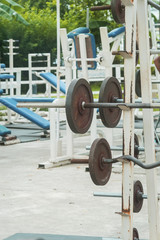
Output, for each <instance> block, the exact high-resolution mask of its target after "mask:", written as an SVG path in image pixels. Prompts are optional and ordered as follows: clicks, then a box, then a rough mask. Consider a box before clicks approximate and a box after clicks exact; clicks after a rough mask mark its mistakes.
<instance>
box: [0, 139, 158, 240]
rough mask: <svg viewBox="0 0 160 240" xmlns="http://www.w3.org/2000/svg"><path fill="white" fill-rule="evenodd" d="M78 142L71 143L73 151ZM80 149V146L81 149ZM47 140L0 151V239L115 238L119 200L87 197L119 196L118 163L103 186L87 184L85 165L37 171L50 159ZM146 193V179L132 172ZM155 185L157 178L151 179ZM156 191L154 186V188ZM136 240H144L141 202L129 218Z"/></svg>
mask: <svg viewBox="0 0 160 240" xmlns="http://www.w3.org/2000/svg"><path fill="white" fill-rule="evenodd" d="M80 142H81V143H83V144H84V145H85V144H86V143H87V140H86V142H85V141H84V139H83V141H81V140H80V138H79V139H78V138H77V140H76V144H77V148H79V147H80ZM83 144H82V145H83ZM49 147H50V144H49V140H45V141H36V142H30V143H21V144H16V145H10V146H0V152H1V158H0V166H1V168H0V176H1V177H0V239H5V238H7V237H9V236H11V235H13V234H15V233H45V234H63V235H80V236H100V237H108V238H109V237H113V238H120V237H121V216H120V215H119V214H116V212H120V211H121V199H118V198H117V199H116V198H103V197H94V196H93V192H109V193H120V192H121V178H122V174H121V164H115V165H114V166H113V170H112V175H111V178H110V181H109V182H108V184H107V185H105V186H103V187H102V186H96V185H94V184H93V182H92V180H91V178H90V175H89V173H88V172H85V168H86V167H87V164H70V165H66V166H61V167H57V168H50V169H38V168H37V166H38V164H39V163H41V162H44V161H47V160H48V159H49V157H50V151H49ZM134 178H135V180H140V181H142V183H143V187H144V190H145V193H146V175H145V172H144V171H143V170H142V169H140V168H139V167H137V166H136V167H135V174H134ZM157 180H158V181H160V175H158V176H157ZM158 190H159V192H160V185H159V186H158ZM133 225H134V227H136V228H137V229H138V232H139V235H140V239H148V238H149V237H148V212H147V200H145V201H144V204H143V208H142V210H141V211H140V213H137V214H134V224H133Z"/></svg>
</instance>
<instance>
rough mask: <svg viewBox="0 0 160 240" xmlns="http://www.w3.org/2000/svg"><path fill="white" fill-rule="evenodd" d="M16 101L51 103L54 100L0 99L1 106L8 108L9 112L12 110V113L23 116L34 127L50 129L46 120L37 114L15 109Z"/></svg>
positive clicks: (25, 109)
mask: <svg viewBox="0 0 160 240" xmlns="http://www.w3.org/2000/svg"><path fill="white" fill-rule="evenodd" d="M18 101H23V102H25V101H32V102H33V101H35V102H53V101H54V99H53V98H52V99H50V98H45V99H43V98H38V99H36V98H35V99H32V98H30V99H29V98H26V99H24V98H23V99H22V98H9V97H1V98H0V103H1V104H3V105H4V106H6V107H7V108H10V109H11V110H13V111H14V112H16V113H18V114H20V115H21V116H23V117H24V118H26V119H28V120H30V121H31V122H33V123H35V124H36V125H38V126H40V127H41V128H43V129H49V128H50V123H49V121H48V120H46V119H44V118H42V117H41V116H39V115H38V114H36V113H34V112H32V111H31V110H30V109H28V108H17V106H16V105H17V102H18Z"/></svg>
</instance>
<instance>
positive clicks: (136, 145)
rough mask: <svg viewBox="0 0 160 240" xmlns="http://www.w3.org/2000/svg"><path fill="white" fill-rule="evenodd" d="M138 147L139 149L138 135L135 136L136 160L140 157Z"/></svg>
mask: <svg viewBox="0 0 160 240" xmlns="http://www.w3.org/2000/svg"><path fill="white" fill-rule="evenodd" d="M138 147H139V140H138V137H137V135H136V134H134V157H135V158H138V155H139V150H138Z"/></svg>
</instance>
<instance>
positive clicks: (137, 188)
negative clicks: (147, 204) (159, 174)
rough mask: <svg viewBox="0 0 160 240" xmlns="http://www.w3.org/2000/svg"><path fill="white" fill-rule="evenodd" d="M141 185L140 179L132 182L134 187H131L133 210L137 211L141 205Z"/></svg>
mask: <svg viewBox="0 0 160 240" xmlns="http://www.w3.org/2000/svg"><path fill="white" fill-rule="evenodd" d="M143 193H144V192H143V186H142V183H141V182H140V181H135V182H134V189H133V196H134V199H133V212H134V213H138V212H140V210H141V208H142V206H143V197H142V195H143Z"/></svg>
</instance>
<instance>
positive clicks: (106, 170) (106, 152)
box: [89, 138, 112, 185]
mask: <svg viewBox="0 0 160 240" xmlns="http://www.w3.org/2000/svg"><path fill="white" fill-rule="evenodd" d="M103 158H106V159H112V154H111V150H110V146H109V144H108V142H107V140H105V139H104V138H97V139H96V140H94V142H93V143H92V146H91V150H90V154H89V172H90V176H91V179H92V181H93V182H94V184H96V185H105V184H106V183H107V182H108V181H109V178H110V175H111V171H112V164H111V163H103Z"/></svg>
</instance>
